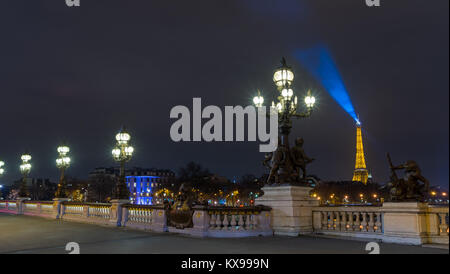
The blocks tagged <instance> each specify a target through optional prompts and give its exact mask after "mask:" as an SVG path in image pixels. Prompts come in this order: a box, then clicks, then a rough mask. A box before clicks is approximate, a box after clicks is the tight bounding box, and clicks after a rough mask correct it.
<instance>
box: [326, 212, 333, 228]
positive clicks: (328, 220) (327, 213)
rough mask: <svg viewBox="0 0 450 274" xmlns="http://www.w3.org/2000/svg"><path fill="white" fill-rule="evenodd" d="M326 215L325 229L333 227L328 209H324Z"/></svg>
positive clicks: (331, 215) (331, 216)
mask: <svg viewBox="0 0 450 274" xmlns="http://www.w3.org/2000/svg"><path fill="white" fill-rule="evenodd" d="M325 214H326V216H327V230H331V229H333V214H332V212H330V211H325Z"/></svg>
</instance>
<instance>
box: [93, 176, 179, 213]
mask: <svg viewBox="0 0 450 274" xmlns="http://www.w3.org/2000/svg"><path fill="white" fill-rule="evenodd" d="M119 174H120V170H119V168H118V167H109V168H104V167H99V168H96V169H95V170H94V171H93V172H91V173H90V174H89V177H95V176H98V175H101V176H108V177H110V178H111V179H113V180H115V179H117V178H118V177H119ZM125 179H126V183H127V186H128V190H129V191H130V201H131V203H133V204H137V205H151V204H153V202H154V201H153V194H154V193H155V192H156V191H158V190H159V189H163V188H167V187H171V186H172V187H173V186H174V181H175V173H174V172H172V171H170V170H167V169H154V168H152V169H144V168H137V167H135V168H132V169H127V170H125Z"/></svg>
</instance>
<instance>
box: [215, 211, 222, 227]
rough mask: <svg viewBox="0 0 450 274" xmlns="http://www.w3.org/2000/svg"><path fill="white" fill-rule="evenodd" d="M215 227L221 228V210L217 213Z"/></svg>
mask: <svg viewBox="0 0 450 274" xmlns="http://www.w3.org/2000/svg"><path fill="white" fill-rule="evenodd" d="M216 229H217V230H221V229H222V212H218V214H217V218H216Z"/></svg>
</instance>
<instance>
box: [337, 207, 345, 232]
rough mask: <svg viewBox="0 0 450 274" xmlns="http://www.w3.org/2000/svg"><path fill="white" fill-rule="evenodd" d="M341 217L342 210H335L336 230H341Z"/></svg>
mask: <svg viewBox="0 0 450 274" xmlns="http://www.w3.org/2000/svg"><path fill="white" fill-rule="evenodd" d="M341 217H342V212H339V211H337V212H336V228H335V229H336V230H337V231H342V228H341V225H342V224H343V223H344V222H343V220H342V219H341Z"/></svg>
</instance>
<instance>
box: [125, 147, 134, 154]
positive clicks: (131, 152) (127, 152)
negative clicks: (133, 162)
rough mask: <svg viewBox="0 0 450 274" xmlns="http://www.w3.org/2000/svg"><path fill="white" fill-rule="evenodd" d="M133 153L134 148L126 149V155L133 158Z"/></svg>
mask: <svg viewBox="0 0 450 274" xmlns="http://www.w3.org/2000/svg"><path fill="white" fill-rule="evenodd" d="M133 151H134V148H133V147H132V146H127V147H126V148H125V154H126V155H127V156H132V155H133Z"/></svg>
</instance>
